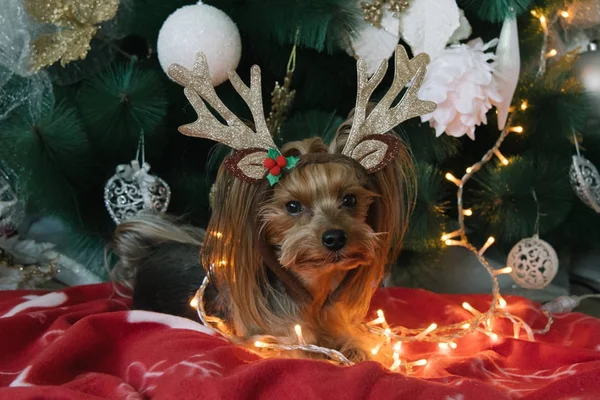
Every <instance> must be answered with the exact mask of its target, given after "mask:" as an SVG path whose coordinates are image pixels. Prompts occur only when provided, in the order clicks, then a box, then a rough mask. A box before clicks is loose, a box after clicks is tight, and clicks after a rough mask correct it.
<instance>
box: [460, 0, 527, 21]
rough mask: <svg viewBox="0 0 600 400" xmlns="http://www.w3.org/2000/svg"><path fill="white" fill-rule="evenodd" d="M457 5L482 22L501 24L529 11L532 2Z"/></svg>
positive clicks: (465, 0)
mask: <svg viewBox="0 0 600 400" xmlns="http://www.w3.org/2000/svg"><path fill="white" fill-rule="evenodd" d="M458 3H459V5H460V6H462V7H463V8H465V9H466V10H469V11H472V12H474V13H476V14H477V16H478V17H479V18H481V19H483V20H486V21H491V22H503V21H504V20H505V19H507V18H510V17H512V16H514V15H519V14H522V13H524V12H527V11H529V8H530V6H531V3H532V0H459V1H458Z"/></svg>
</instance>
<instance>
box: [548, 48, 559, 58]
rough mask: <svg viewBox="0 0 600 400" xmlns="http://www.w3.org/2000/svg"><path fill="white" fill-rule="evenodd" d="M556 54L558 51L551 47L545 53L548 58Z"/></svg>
mask: <svg viewBox="0 0 600 400" xmlns="http://www.w3.org/2000/svg"><path fill="white" fill-rule="evenodd" d="M557 54H558V51H557V50H556V49H552V50H550V51H549V52H548V53H546V57H548V58H550V57H554V56H555V55H557Z"/></svg>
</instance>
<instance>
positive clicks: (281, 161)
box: [275, 156, 287, 168]
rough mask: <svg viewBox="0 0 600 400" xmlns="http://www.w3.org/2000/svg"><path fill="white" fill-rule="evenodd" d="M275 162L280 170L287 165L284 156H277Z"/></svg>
mask: <svg viewBox="0 0 600 400" xmlns="http://www.w3.org/2000/svg"><path fill="white" fill-rule="evenodd" d="M275 161H276V162H277V165H279V167H280V168H283V167H285V166H286V165H287V160H286V159H285V157H284V156H278V157H277V160H275Z"/></svg>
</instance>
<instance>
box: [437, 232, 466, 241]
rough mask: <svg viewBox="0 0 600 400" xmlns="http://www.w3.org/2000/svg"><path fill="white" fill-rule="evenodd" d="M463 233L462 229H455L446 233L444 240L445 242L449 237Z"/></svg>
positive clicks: (443, 236)
mask: <svg viewBox="0 0 600 400" xmlns="http://www.w3.org/2000/svg"><path fill="white" fill-rule="evenodd" d="M461 233H462V231H461V230H460V229H459V230H457V231H454V232H450V233H444V234H443V235H442V242H445V241H447V240H448V239H451V238H453V237H455V236H458V235H460V234H461Z"/></svg>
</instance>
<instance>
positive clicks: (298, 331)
mask: <svg viewBox="0 0 600 400" xmlns="http://www.w3.org/2000/svg"><path fill="white" fill-rule="evenodd" d="M294 331H296V336H298V343H299V344H301V345H304V344H306V342H305V341H304V337H303V336H302V327H301V326H300V325H296V326H294Z"/></svg>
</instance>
